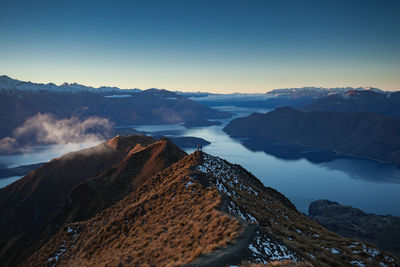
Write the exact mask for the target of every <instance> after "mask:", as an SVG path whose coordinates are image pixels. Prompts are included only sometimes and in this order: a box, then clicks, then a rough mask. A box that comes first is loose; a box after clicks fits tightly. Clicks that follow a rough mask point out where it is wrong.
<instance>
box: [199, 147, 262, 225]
mask: <svg viewBox="0 0 400 267" xmlns="http://www.w3.org/2000/svg"><path fill="white" fill-rule="evenodd" d="M202 156H203V163H202V164H200V165H198V166H197V167H196V170H198V171H200V172H203V173H207V174H212V175H213V176H214V178H215V181H214V185H215V186H216V187H217V190H218V191H219V192H221V193H224V194H226V195H228V196H230V197H231V198H232V199H234V200H235V199H238V198H239V195H238V194H239V193H240V192H247V193H248V194H251V195H255V196H258V191H257V190H258V189H257V188H253V187H252V186H251V185H249V184H245V183H243V182H242V181H241V178H240V177H241V176H242V175H243V174H242V173H240V171H239V169H238V167H237V166H235V165H232V164H229V163H228V162H226V161H225V160H223V159H220V158H218V157H213V156H210V155H208V154H206V153H202ZM242 179H243V178H242ZM227 209H228V211H229V213H231V214H232V215H235V216H237V217H239V218H241V219H243V220H244V221H246V222H248V223H257V219H256V218H255V217H254V216H253V215H252V214H249V213H247V212H244V211H243V210H241V208H239V207H238V206H236V204H235V203H234V202H232V201H230V203H229V204H228V205H227Z"/></svg>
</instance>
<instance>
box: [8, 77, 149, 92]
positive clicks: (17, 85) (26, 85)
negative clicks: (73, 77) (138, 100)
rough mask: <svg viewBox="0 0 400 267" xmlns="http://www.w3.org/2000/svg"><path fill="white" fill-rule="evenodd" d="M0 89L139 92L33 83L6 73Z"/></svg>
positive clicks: (113, 88)
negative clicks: (13, 77) (11, 76)
mask: <svg viewBox="0 0 400 267" xmlns="http://www.w3.org/2000/svg"><path fill="white" fill-rule="evenodd" d="M0 90H22V91H40V90H42V91H53V92H78V91H87V92H92V93H121V92H125V93H126V92H131V93H133V92H140V91H141V90H140V89H137V88H134V89H120V88H118V87H108V86H101V87H98V88H95V87H92V86H85V85H82V84H78V83H67V82H65V83H63V84H61V85H56V84H54V83H47V84H44V83H33V82H30V81H29V82H24V81H20V80H16V79H12V78H10V77H8V76H7V75H2V76H0Z"/></svg>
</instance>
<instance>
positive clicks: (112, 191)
mask: <svg viewBox="0 0 400 267" xmlns="http://www.w3.org/2000/svg"><path fill="white" fill-rule="evenodd" d="M183 156H185V152H183V151H182V150H180V149H179V148H177V147H176V146H175V145H173V144H172V143H171V142H170V141H168V140H160V141H158V142H155V140H154V139H152V138H150V137H147V136H128V137H122V136H117V137H114V138H113V139H110V140H109V141H107V142H105V143H103V144H100V145H98V146H96V147H93V148H89V149H85V150H82V151H78V152H73V153H69V154H66V155H65V156H62V157H60V158H56V159H54V160H52V161H51V162H49V163H47V164H45V165H43V166H42V167H40V168H39V169H37V170H34V171H32V172H31V173H29V174H28V175H26V176H25V177H23V178H22V179H20V180H18V181H17V182H15V183H13V184H11V185H9V186H7V187H6V188H3V189H2V190H0V212H1V214H2V216H1V219H0V240H2V241H1V243H0V261H1V262H2V263H4V264H6V263H9V264H14V263H15V262H18V261H19V260H21V259H22V258H23V257H24V256H27V255H29V253H31V252H32V251H34V250H35V249H36V248H37V246H39V245H40V244H41V243H42V242H44V241H46V240H47V238H48V236H47V233H50V234H51V233H53V232H55V231H57V227H58V226H59V225H62V224H63V223H64V221H75V220H78V219H87V218H90V217H92V216H93V215H94V214H96V213H97V212H99V211H101V210H102V209H105V208H107V207H109V206H111V205H113V204H115V203H116V202H118V201H119V200H121V199H122V198H123V197H125V196H126V195H127V194H128V193H130V192H131V191H132V190H133V188H135V187H136V186H138V185H140V184H141V183H142V182H143V180H144V179H145V177H148V176H152V175H153V174H155V173H157V172H158V171H161V170H163V169H164V168H166V167H168V166H169V165H170V164H172V163H173V162H176V161H178V160H180V159H181V158H182V157H183ZM132 161H133V162H134V163H132ZM77 192H79V193H77ZM78 200H81V201H78ZM44 229H47V230H46V231H44ZM44 232H45V233H44Z"/></svg>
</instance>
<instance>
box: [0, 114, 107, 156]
mask: <svg viewBox="0 0 400 267" xmlns="http://www.w3.org/2000/svg"><path fill="white" fill-rule="evenodd" d="M111 130H112V123H111V122H110V121H109V120H108V119H106V118H101V117H89V118H86V119H83V120H81V119H79V118H77V117H71V118H67V119H57V118H56V117H55V116H53V115H51V114H41V113H38V114H36V115H35V116H33V117H30V118H28V119H26V121H25V122H24V123H23V124H22V125H21V126H19V127H18V128H16V129H15V130H14V132H13V135H12V136H11V137H5V138H3V139H0V153H1V154H8V153H15V152H26V151H28V150H30V149H31V147H32V146H34V145H45V144H69V143H84V142H100V141H102V140H104V139H105V138H106V136H107V135H108V134H109V133H110V131H111Z"/></svg>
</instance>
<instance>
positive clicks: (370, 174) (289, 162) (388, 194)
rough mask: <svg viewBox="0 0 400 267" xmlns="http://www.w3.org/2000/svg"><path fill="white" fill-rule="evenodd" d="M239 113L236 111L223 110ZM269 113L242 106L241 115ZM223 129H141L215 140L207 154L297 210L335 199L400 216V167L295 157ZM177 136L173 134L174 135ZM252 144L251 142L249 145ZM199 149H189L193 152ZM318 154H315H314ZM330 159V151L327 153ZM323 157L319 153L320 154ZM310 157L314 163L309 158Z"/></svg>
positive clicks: (217, 127) (346, 159)
mask: <svg viewBox="0 0 400 267" xmlns="http://www.w3.org/2000/svg"><path fill="white" fill-rule="evenodd" d="M218 109H221V110H222V109H223V110H226V111H236V108H235V107H218ZM255 111H257V112H263V113H265V112H268V111H269V110H263V109H246V108H240V110H239V114H236V116H235V117H237V116H246V115H248V114H250V113H251V112H255ZM220 121H221V122H223V124H222V125H218V126H211V127H204V128H192V129H186V128H184V127H183V126H181V125H160V126H157V125H148V126H146V125H143V126H139V127H135V129H137V130H141V131H146V132H153V133H154V132H164V133H165V135H166V136H168V135H170V136H176V135H180V136H195V137H201V138H204V139H206V140H208V141H210V142H211V145H208V146H205V147H204V148H203V150H204V152H206V153H209V154H211V155H215V156H219V157H221V158H224V159H226V160H228V161H230V162H232V163H236V164H240V165H242V166H243V167H244V168H246V169H247V170H248V171H250V172H251V173H253V174H254V175H255V176H256V177H257V178H259V179H260V180H261V181H262V182H263V183H264V185H266V186H270V187H273V188H275V189H277V190H278V191H280V192H281V193H283V194H284V195H285V196H287V197H288V198H289V199H290V200H291V201H292V202H293V203H294V204H295V205H296V207H297V208H298V209H299V210H300V211H302V212H304V213H307V212H308V206H309V204H310V203H311V202H312V201H314V200H317V199H329V200H331V201H337V202H339V203H341V204H344V205H350V206H353V207H357V208H360V209H362V210H363V211H365V212H371V213H377V214H385V215H386V214H391V215H396V216H400V205H399V203H400V169H399V168H397V167H394V166H392V165H388V164H382V163H379V162H377V161H373V160H366V159H358V158H350V157H339V156H338V155H336V156H328V157H326V156H324V157H323V158H324V161H322V162H318V161H316V160H313V159H310V158H309V157H308V155H307V154H305V153H303V154H302V153H294V156H293V154H292V156H293V157H292V158H291V159H287V158H285V157H282V156H281V155H279V154H277V153H266V152H264V151H263V150H262V149H259V151H255V149H254V147H251V148H250V147H249V146H245V145H244V144H243V143H242V142H241V141H240V140H236V139H233V138H231V137H229V136H228V135H227V134H226V133H225V132H223V131H222V128H223V127H224V126H225V125H226V124H227V123H228V122H229V121H230V119H229V120H220ZM169 133H171V134H169ZM244 143H246V142H244ZM194 150H195V148H193V149H186V152H188V153H191V152H193V151H194ZM314 152H315V151H314ZM323 154H324V155H325V154H326V153H323ZM316 156H317V157H318V153H317V155H316ZM307 158H308V159H307Z"/></svg>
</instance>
